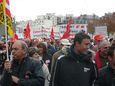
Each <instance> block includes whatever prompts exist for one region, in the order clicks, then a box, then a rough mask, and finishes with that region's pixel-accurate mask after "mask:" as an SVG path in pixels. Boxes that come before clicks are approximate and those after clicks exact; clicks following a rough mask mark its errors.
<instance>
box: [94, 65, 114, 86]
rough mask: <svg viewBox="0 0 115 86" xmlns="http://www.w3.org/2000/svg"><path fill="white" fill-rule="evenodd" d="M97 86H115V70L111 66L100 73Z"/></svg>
mask: <svg viewBox="0 0 115 86" xmlns="http://www.w3.org/2000/svg"><path fill="white" fill-rule="evenodd" d="M95 86H115V70H113V69H112V68H111V67H110V65H108V66H106V67H104V68H102V69H101V70H100V71H99V77H98V79H97V81H96V85H95Z"/></svg>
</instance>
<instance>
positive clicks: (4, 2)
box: [3, 0, 10, 60]
mask: <svg viewBox="0 0 115 86" xmlns="http://www.w3.org/2000/svg"><path fill="white" fill-rule="evenodd" d="M3 4H4V27H5V38H6V56H7V58H6V60H10V59H9V52H8V32H7V31H8V30H7V23H6V9H5V4H6V0H3Z"/></svg>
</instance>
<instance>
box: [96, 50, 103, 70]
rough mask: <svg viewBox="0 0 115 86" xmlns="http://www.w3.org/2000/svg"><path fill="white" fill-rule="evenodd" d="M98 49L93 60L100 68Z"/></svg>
mask: <svg viewBox="0 0 115 86" xmlns="http://www.w3.org/2000/svg"><path fill="white" fill-rule="evenodd" d="M99 52H100V51H97V52H96V57H95V62H96V65H97V68H98V69H100V68H101V67H102V63H101V60H100V54H99Z"/></svg>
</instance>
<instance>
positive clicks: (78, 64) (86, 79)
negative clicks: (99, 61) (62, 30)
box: [50, 33, 97, 86]
mask: <svg viewBox="0 0 115 86" xmlns="http://www.w3.org/2000/svg"><path fill="white" fill-rule="evenodd" d="M89 44H90V37H89V36H88V35H87V34H84V33H78V34H76V35H75V38H74V44H73V45H72V46H71V48H70V51H69V52H68V55H67V56H62V57H59V58H58V60H57V62H56V64H55V68H54V71H55V72H54V74H53V75H51V83H50V86H93V84H94V82H95V79H96V77H97V70H96V67H95V64H94V63H93V61H92V60H91V57H92V54H91V52H89V51H88V48H89Z"/></svg>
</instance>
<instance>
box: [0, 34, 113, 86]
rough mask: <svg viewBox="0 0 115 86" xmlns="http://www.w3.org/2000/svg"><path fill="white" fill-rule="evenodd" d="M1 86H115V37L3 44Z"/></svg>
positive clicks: (0, 49)
mask: <svg viewBox="0 0 115 86" xmlns="http://www.w3.org/2000/svg"><path fill="white" fill-rule="evenodd" d="M6 46H8V50H9V57H7V55H6V54H7V50H6ZM0 86H115V37H113V38H110V40H108V39H106V38H105V37H104V36H103V35H101V34H96V35H95V36H94V37H93V38H90V36H89V35H88V34H86V33H83V32H80V33H77V34H76V35H75V37H74V38H73V39H60V40H51V39H45V38H44V39H42V40H38V39H31V40H30V39H25V40H22V39H21V40H17V41H15V42H9V43H8V45H5V44H4V42H2V41H0Z"/></svg>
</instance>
